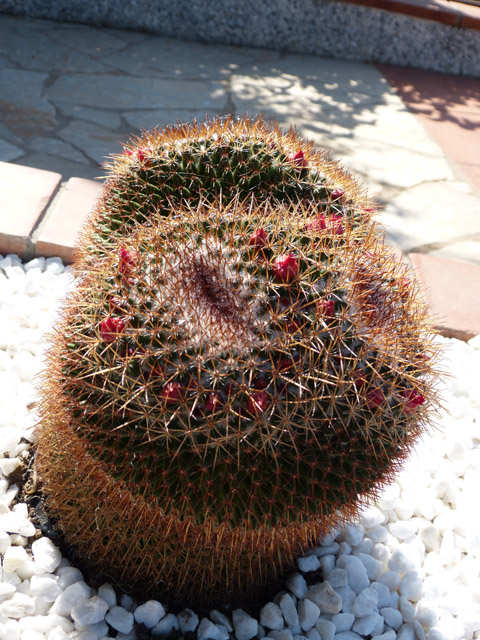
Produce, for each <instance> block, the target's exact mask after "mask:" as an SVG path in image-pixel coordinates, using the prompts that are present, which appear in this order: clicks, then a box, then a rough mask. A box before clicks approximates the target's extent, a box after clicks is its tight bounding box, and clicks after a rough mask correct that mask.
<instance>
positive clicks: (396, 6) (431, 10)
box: [344, 0, 462, 26]
mask: <svg viewBox="0 0 480 640" xmlns="http://www.w3.org/2000/svg"><path fill="white" fill-rule="evenodd" d="M344 1H346V2H350V3H351V4H359V5H364V6H366V7H372V8H375V9H383V10H384V11H391V12H394V13H401V14H403V15H407V16H412V17H414V18H423V19H426V20H434V21H435V22H441V23H443V24H448V25H453V26H458V25H459V24H460V22H461V19H462V16H461V13H460V12H459V11H458V9H457V6H455V7H454V6H452V5H453V4H455V5H458V3H451V2H447V1H446V0H344Z"/></svg>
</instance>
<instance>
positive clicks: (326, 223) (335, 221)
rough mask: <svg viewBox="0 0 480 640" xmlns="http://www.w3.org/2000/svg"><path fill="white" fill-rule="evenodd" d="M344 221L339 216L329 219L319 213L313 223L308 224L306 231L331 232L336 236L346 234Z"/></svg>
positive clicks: (335, 215)
mask: <svg viewBox="0 0 480 640" xmlns="http://www.w3.org/2000/svg"><path fill="white" fill-rule="evenodd" d="M342 220H343V218H342V216H341V215H338V214H334V215H332V216H329V217H327V216H324V215H323V214H321V213H319V214H318V216H317V217H316V218H315V219H314V220H313V221H312V222H308V223H307V224H306V225H305V229H308V230H311V231H329V232H330V233H333V234H335V235H341V234H342V233H344V228H343V225H342Z"/></svg>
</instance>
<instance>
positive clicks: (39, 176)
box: [0, 162, 62, 258]
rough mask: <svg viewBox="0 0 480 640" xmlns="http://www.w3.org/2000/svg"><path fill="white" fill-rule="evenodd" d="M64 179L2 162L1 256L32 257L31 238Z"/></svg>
mask: <svg viewBox="0 0 480 640" xmlns="http://www.w3.org/2000/svg"><path fill="white" fill-rule="evenodd" d="M61 179H62V176H61V175H60V174H59V173H53V172H52V171H43V170H42V169H32V168H31V167H23V166H21V165H18V164H9V163H8V162H0V253H2V254H6V253H17V254H18V255H20V256H21V257H22V258H30V257H32V255H31V254H32V252H33V247H32V243H31V235H32V233H33V230H34V229H35V227H36V225H37V224H38V223H39V221H40V219H41V217H42V215H43V213H44V211H45V209H46V208H47V205H48V203H49V202H50V200H51V199H52V197H53V194H54V193H55V191H56V190H57V188H58V185H59V184H60V180H61Z"/></svg>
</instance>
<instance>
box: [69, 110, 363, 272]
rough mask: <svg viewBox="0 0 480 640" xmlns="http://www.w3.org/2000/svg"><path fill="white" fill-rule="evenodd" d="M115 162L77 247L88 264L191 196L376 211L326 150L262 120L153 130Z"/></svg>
mask: <svg viewBox="0 0 480 640" xmlns="http://www.w3.org/2000/svg"><path fill="white" fill-rule="evenodd" d="M108 167H109V171H110V175H109V178H108V180H107V184H106V188H105V191H104V195H103V198H102V199H101V201H100V202H99V203H98V206H97V208H96V212H95V215H94V216H93V217H92V219H91V221H90V223H89V225H88V226H87V227H86V230H85V232H84V234H83V237H82V240H81V242H80V245H79V248H78V251H77V262H79V263H80V264H81V265H82V266H81V267H80V268H81V269H83V267H84V266H85V264H88V263H89V262H90V261H91V260H92V259H95V258H98V256H102V255H105V253H106V252H108V250H109V247H110V245H111V242H112V241H113V239H114V238H115V237H116V236H117V237H118V236H122V235H124V234H128V230H129V228H130V227H131V226H132V225H133V226H135V225H137V224H139V223H140V224H144V223H148V220H149V219H150V216H151V214H152V211H153V210H156V211H157V212H161V213H162V214H163V215H167V214H168V212H169V211H170V210H171V207H172V205H173V206H175V205H177V206H178V205H179V204H182V203H184V202H188V203H189V204H190V206H195V205H196V204H198V203H199V202H200V201H209V202H212V201H214V200H216V199H217V198H223V200H224V201H225V202H230V201H232V200H233V199H240V200H245V199H252V198H253V199H254V200H255V201H256V202H262V201H265V200H267V199H271V200H274V201H276V202H283V203H295V202H303V203H312V202H316V203H317V204H319V205H320V204H321V205H322V208H323V209H324V210H325V211H326V212H329V213H332V214H335V215H337V216H341V217H343V218H349V219H351V220H354V221H356V222H357V223H359V224H360V223H363V221H364V220H365V219H367V218H369V217H371V212H372V209H371V208H370V207H369V206H368V203H367V201H366V198H365V196H364V194H363V193H362V191H361V189H360V188H359V186H358V184H357V183H356V182H355V180H353V179H352V178H351V176H348V175H347V174H346V173H345V172H344V171H342V169H341V168H340V167H339V166H338V164H337V163H335V162H332V161H331V160H329V159H328V157H327V154H326V153H325V152H318V151H315V150H314V149H313V145H312V144H305V143H304V142H303V141H302V140H301V139H300V138H299V137H298V136H297V134H296V133H295V131H294V130H293V129H291V130H290V131H288V133H286V134H283V133H281V131H280V130H279V129H278V127H277V126H276V124H275V123H273V124H272V125H271V126H270V127H267V126H266V125H265V124H264V123H263V122H262V120H261V119H260V118H258V119H257V120H255V121H252V120H250V119H249V118H247V117H244V118H241V119H237V120H233V119H232V118H230V117H229V118H226V119H224V120H221V119H215V120H213V121H211V122H209V121H207V122H205V123H203V124H197V123H193V124H182V125H178V126H172V127H168V128H166V129H164V130H158V129H153V130H152V131H150V132H146V133H144V134H143V135H142V136H141V137H139V138H135V139H132V140H131V141H130V143H129V144H128V145H127V146H126V147H125V149H124V152H123V153H122V154H120V155H117V156H113V157H112V159H111V161H110V163H109V165H108Z"/></svg>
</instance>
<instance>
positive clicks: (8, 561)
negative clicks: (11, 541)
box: [3, 547, 29, 573]
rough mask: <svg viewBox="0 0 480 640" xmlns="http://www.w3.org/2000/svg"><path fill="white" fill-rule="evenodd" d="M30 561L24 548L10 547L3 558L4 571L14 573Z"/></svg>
mask: <svg viewBox="0 0 480 640" xmlns="http://www.w3.org/2000/svg"><path fill="white" fill-rule="evenodd" d="M28 560H29V556H28V554H27V552H26V551H25V549H24V548H23V547H8V548H7V549H6V551H5V555H4V556H3V570H4V571H5V573H13V572H14V571H16V570H17V569H18V568H19V567H21V566H22V565H23V564H25V563H26V562H28Z"/></svg>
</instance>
